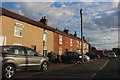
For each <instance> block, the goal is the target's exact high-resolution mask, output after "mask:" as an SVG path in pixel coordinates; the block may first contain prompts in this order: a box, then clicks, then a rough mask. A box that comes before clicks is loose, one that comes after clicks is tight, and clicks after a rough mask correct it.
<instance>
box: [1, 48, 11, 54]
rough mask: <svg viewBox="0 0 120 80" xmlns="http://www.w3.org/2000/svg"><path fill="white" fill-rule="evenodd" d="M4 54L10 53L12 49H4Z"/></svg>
mask: <svg viewBox="0 0 120 80" xmlns="http://www.w3.org/2000/svg"><path fill="white" fill-rule="evenodd" d="M2 52H3V53H10V52H11V49H10V47H2Z"/></svg>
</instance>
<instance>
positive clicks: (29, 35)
mask: <svg viewBox="0 0 120 80" xmlns="http://www.w3.org/2000/svg"><path fill="white" fill-rule="evenodd" d="M0 13H1V14H0V17H1V19H0V25H2V28H1V34H0V45H22V46H27V47H30V48H33V49H34V50H36V51H38V52H39V53H40V54H42V55H47V53H48V52H50V51H54V52H55V53H57V54H59V55H61V54H63V53H64V52H65V51H66V50H68V51H77V50H80V49H81V47H80V43H81V39H80V38H79V37H77V34H76V32H75V34H73V35H72V34H69V33H68V30H67V29H65V30H64V31H60V30H58V29H55V28H52V27H50V26H48V25H47V22H48V20H47V19H46V17H44V18H42V19H41V20H40V21H39V22H37V21H34V20H32V19H29V18H27V17H24V16H22V15H19V14H16V13H14V12H11V11H9V10H7V9H4V8H0ZM84 44H85V46H84V51H86V52H89V47H90V46H89V45H90V44H89V43H88V42H86V41H84Z"/></svg>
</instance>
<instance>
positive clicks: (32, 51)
mask: <svg viewBox="0 0 120 80" xmlns="http://www.w3.org/2000/svg"><path fill="white" fill-rule="evenodd" d="M27 54H28V55H30V56H35V55H39V54H38V53H37V52H36V51H34V50H32V49H29V48H27Z"/></svg>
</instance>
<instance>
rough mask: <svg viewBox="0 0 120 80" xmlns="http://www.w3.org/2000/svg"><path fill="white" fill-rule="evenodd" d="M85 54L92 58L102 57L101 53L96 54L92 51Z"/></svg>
mask: <svg viewBox="0 0 120 80" xmlns="http://www.w3.org/2000/svg"><path fill="white" fill-rule="evenodd" d="M85 55H88V56H89V57H90V58H91V59H96V58H100V56H99V55H97V54H94V53H90V52H88V53H86V54H85Z"/></svg>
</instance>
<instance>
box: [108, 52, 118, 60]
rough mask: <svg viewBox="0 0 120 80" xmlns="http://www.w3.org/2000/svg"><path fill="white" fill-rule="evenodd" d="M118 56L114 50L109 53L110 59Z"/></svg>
mask: <svg viewBox="0 0 120 80" xmlns="http://www.w3.org/2000/svg"><path fill="white" fill-rule="evenodd" d="M116 57H117V56H116V54H115V53H114V52H110V53H109V54H108V58H109V59H110V58H116Z"/></svg>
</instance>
